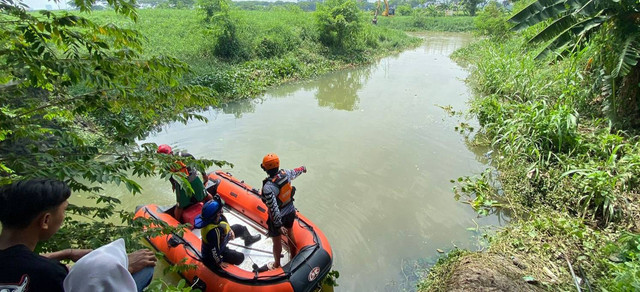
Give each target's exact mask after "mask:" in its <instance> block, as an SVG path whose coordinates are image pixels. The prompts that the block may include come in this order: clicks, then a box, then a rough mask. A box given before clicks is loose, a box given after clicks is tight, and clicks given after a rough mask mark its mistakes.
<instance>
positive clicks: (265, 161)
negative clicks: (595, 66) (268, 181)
mask: <svg viewBox="0 0 640 292" xmlns="http://www.w3.org/2000/svg"><path fill="white" fill-rule="evenodd" d="M260 166H262V169H264V170H270V169H274V168H278V167H280V158H278V155H276V154H275V153H269V154H267V155H265V156H264V158H262V164H260Z"/></svg>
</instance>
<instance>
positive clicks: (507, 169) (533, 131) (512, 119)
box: [454, 1, 640, 291]
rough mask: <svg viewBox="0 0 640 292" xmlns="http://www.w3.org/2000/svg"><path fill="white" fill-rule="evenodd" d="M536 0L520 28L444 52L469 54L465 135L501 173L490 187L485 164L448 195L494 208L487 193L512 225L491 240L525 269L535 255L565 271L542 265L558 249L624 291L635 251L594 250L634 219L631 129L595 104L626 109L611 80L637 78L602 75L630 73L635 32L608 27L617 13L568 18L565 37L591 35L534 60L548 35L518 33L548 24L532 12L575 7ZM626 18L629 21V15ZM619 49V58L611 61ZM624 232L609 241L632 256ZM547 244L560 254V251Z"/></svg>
mask: <svg viewBox="0 0 640 292" xmlns="http://www.w3.org/2000/svg"><path fill="white" fill-rule="evenodd" d="M561 2H562V1H556V2H553V3H561ZM536 3H538V4H540V5H543V4H544V5H546V6H545V7H547V8H545V9H548V10H545V11H546V13H547V14H545V13H539V14H537V16H533V15H531V17H534V18H533V19H529V20H524V19H520V21H521V23H528V25H532V26H530V27H529V28H527V29H526V30H522V34H521V35H514V36H513V37H505V38H491V39H484V40H481V41H479V42H477V43H474V44H472V45H471V46H469V47H468V48H464V49H463V50H460V51H457V52H456V53H455V54H454V58H456V59H457V60H460V61H467V62H469V63H470V64H471V65H472V66H471V67H470V68H472V74H471V77H470V79H469V81H470V84H471V85H472V86H473V87H474V89H475V90H476V92H477V93H478V95H479V96H477V97H476V98H474V99H473V100H472V113H474V114H475V116H476V117H477V118H478V120H479V122H480V124H481V126H482V129H481V131H480V132H479V133H478V134H477V135H476V140H475V141H474V142H475V143H482V144H483V145H490V146H492V151H491V152H489V153H490V155H489V157H490V159H491V162H492V165H493V166H495V167H496V168H497V169H496V170H495V171H493V172H490V173H496V174H497V175H498V177H496V178H493V179H495V181H499V182H500V183H499V184H497V187H494V184H493V181H492V180H490V178H491V177H487V176H486V175H482V176H480V177H478V178H462V179H461V181H460V183H461V186H460V187H459V188H458V191H459V192H458V193H457V195H458V196H461V195H465V196H468V197H469V198H470V199H469V200H467V202H468V203H470V204H471V205H472V206H474V207H475V208H476V209H480V210H481V211H480V212H481V213H489V212H494V210H495V211H497V210H499V209H495V208H492V207H491V204H485V202H489V203H492V202H493V201H497V202H501V205H502V206H507V207H508V208H509V211H508V212H509V214H510V215H511V218H512V221H511V224H510V226H509V227H508V228H506V229H505V230H503V231H501V232H500V233H499V234H498V235H497V236H495V237H492V238H491V244H492V245H491V247H490V249H493V250H496V251H500V252H501V253H507V254H512V255H517V256H518V257H519V258H521V259H522V258H524V259H526V261H527V262H529V263H531V265H530V267H531V266H534V267H536V266H537V267H538V268H534V269H533V271H532V273H533V277H534V278H535V279H544V278H545V277H548V276H547V275H548V273H547V272H545V271H542V269H540V268H539V267H541V266H544V267H545V268H547V269H550V270H551V271H552V273H553V274H555V275H566V274H567V271H566V268H560V269H557V270H555V269H552V268H551V267H552V266H554V265H555V266H561V265H565V266H566V261H567V259H568V260H569V261H571V262H572V264H574V269H576V272H577V271H578V269H577V267H579V268H580V269H584V270H585V275H587V277H589V280H590V281H591V283H595V284H594V285H595V287H598V288H602V289H604V290H609V291H630V290H634V289H636V288H635V287H638V286H637V285H638V281H637V279H638V271H639V269H638V266H637V259H633V257H623V256H620V258H624V262H611V261H610V260H609V259H607V258H606V255H604V253H605V251H606V249H605V248H604V243H606V242H607V241H609V240H610V238H612V237H617V235H618V234H619V233H620V232H622V233H625V232H628V231H630V230H634V228H635V227H634V226H635V219H632V218H637V216H638V208H637V204H636V201H637V199H636V194H637V193H638V187H639V186H640V182H639V180H638V176H639V175H640V169H639V166H640V164H639V163H640V153H639V150H638V145H639V142H638V141H640V136H637V135H636V134H635V132H634V131H627V132H623V131H620V130H619V128H616V126H615V123H614V122H613V121H612V120H609V119H607V115H606V113H607V111H610V110H612V109H611V108H613V107H615V108H618V109H619V108H621V107H626V108H634V107H633V103H629V102H627V103H625V100H624V99H621V98H618V97H614V96H615V95H619V93H620V92H622V90H621V89H616V88H619V87H616V84H634V86H632V87H634V88H636V90H637V88H638V87H637V84H638V82H635V80H636V79H624V80H622V83H616V82H612V81H611V79H615V77H612V76H613V75H615V74H612V72H615V70H616V68H619V69H620V72H623V71H625V72H626V69H624V68H623V67H625V65H623V64H628V65H629V66H627V68H628V70H629V71H628V73H627V74H628V75H627V76H633V74H634V72H635V71H634V70H635V66H634V65H633V61H632V59H634V58H635V57H633V54H634V53H633V52H632V51H633V49H632V48H633V47H634V45H633V44H632V43H633V41H634V40H632V41H628V40H629V38H627V35H625V37H621V35H620V34H619V31H618V29H620V28H622V27H623V26H618V25H617V24H616V25H612V24H611V23H608V22H604V23H602V24H601V25H600V26H599V29H598V31H597V32H596V31H592V32H591V34H589V33H586V32H584V31H583V28H584V29H586V27H580V28H579V29H578V27H576V30H575V31H574V33H576V36H578V37H580V36H582V38H583V40H586V39H587V36H588V38H589V41H590V42H579V39H574V40H573V41H575V43H580V44H579V45H578V46H574V45H571V46H569V47H568V48H569V49H570V50H566V51H564V52H563V54H561V55H558V56H557V58H554V59H546V61H547V62H540V61H539V60H536V56H537V55H538V54H537V52H536V48H541V46H545V45H546V44H549V43H546V44H544V45H540V44H536V43H531V42H528V40H530V39H536V38H538V39H540V40H542V38H541V34H542V35H544V34H545V33H542V32H543V31H545V30H547V33H548V32H550V31H552V30H553V29H549V28H548V27H550V26H552V25H554V24H550V23H551V19H550V18H548V20H540V18H543V17H546V16H548V15H551V14H553V13H552V12H553V11H555V10H554V9H569V10H571V9H574V8H575V7H570V6H567V5H564V6H562V5H560V6H557V7H553V5H552V4H553V3H550V2H549V3H546V2H545V3H542V2H540V1H538V2H536ZM563 3H565V4H566V2H563ZM572 3H573V2H572ZM576 3H577V2H576ZM547 4H548V5H547ZM602 5H603V7H606V6H607V5H609V4H607V3H603V4H602ZM620 5H622V6H624V5H626V4H624V3H621V4H620ZM535 6H536V5H533V6H530V8H531V9H533V10H535V11H538V9H539V8H540V7H535ZM561 6H562V7H561ZM622 8H623V7H621V9H622ZM584 9H585V12H587V11H589V9H590V8H589V7H585V8H584ZM625 9H626V8H625ZM525 10H526V9H525ZM523 11H524V10H523ZM530 12H531V11H530ZM574 12H575V10H574ZM601 12H602V13H604V11H601ZM536 13H537V12H536ZM519 14H520V13H519ZM522 15H523V14H520V16H522ZM545 15H546V16H545ZM564 15H570V14H564ZM520 16H518V17H520ZM574 16H575V17H576V18H580V17H584V15H582V14H580V13H574ZM536 17H537V18H536ZM514 18H517V17H515V16H514ZM567 21H568V20H567ZM536 23H537V24H536ZM534 24H535V25H534ZM555 25H560V24H555ZM626 25H631V26H634V25H635V26H637V24H634V22H629V23H626ZM630 32H631V31H630ZM581 33H584V34H583V35H580V34H581ZM548 41H551V42H553V40H551V39H549V40H548ZM572 44H573V43H572ZM618 48H623V50H622V51H621V50H619V49H618ZM620 52H623V54H624V55H625V56H626V57H625V58H626V59H627V61H625V60H622V61H621V59H620V58H619V55H620ZM549 61H550V62H549ZM630 81H632V82H631V83H626V82H630ZM633 82H635V83H633ZM623 87H624V86H623ZM636 92H637V91H636ZM635 96H637V94H636V95H635ZM607 107H610V108H609V109H607ZM614 111H615V110H614ZM485 141H487V142H485ZM482 208H488V209H486V210H483V209H482ZM623 238H625V239H623V240H621V241H620V242H618V243H617V244H616V246H622V247H619V249H627V250H628V251H629V250H630V251H631V254H634V255H635V254H636V252H635V251H634V249H633V248H631V247H633V246H634V244H635V245H637V243H634V242H635V240H636V239H629V238H637V236H636V235H633V236H627V237H623ZM627 242H629V245H626V244H627ZM624 246H626V247H624ZM623 247H624V248H623ZM634 248H636V247H634ZM558 252H562V253H563V257H562V258H561V259H560V260H558ZM564 256H567V259H565V258H564ZM554 261H555V264H550V263H553V262H554ZM545 274H546V275H545ZM578 276H580V277H583V276H581V275H578ZM544 284H545V285H548V286H547V287H549V288H550V289H552V290H565V289H566V287H571V286H572V285H573V283H572V282H571V279H570V278H569V277H567V278H563V277H560V279H556V280H554V282H551V283H544ZM634 285H635V286H634ZM584 287H585V286H583V288H584Z"/></svg>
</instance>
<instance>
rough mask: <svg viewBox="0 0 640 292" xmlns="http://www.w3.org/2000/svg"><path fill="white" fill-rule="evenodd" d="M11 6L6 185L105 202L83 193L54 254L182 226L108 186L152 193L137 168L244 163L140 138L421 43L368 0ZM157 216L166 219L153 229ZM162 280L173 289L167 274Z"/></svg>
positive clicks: (5, 80) (1, 154) (4, 120)
mask: <svg viewBox="0 0 640 292" xmlns="http://www.w3.org/2000/svg"><path fill="white" fill-rule="evenodd" d="M0 4H2V5H0V18H2V21H3V23H5V25H3V26H2V27H1V28H0V31H1V33H0V39H1V40H2V42H1V43H2V49H3V54H2V58H0V66H1V68H2V70H0V81H1V82H0V101H1V103H0V104H2V106H1V107H0V184H8V183H11V182H14V181H16V180H21V179H27V178H35V177H49V178H57V179H60V180H63V181H65V182H67V183H68V184H69V186H70V187H71V188H72V190H73V191H74V192H77V193H82V194H88V196H90V198H94V199H95V201H96V203H95V204H92V205H90V206H80V205H73V204H71V205H70V206H69V208H68V212H67V213H69V214H70V216H67V218H66V219H65V223H64V225H63V226H62V228H61V229H60V231H59V232H58V233H57V234H56V235H55V236H54V237H53V238H52V239H51V240H49V241H47V242H45V243H44V244H42V245H40V246H38V248H37V251H44V252H46V251H52V250H58V249H63V248H69V247H80V248H96V247H98V246H100V245H102V244H105V243H107V242H110V241H112V240H114V239H116V238H119V237H123V238H124V239H125V240H126V244H127V247H128V248H129V249H135V248H137V247H139V245H140V244H141V242H140V240H139V239H140V238H142V237H143V236H148V235H151V236H153V235H157V234H159V233H168V232H180V229H177V230H176V229H172V228H168V227H167V226H166V224H162V223H160V222H152V221H148V220H141V219H137V220H132V215H133V214H132V211H133V210H122V209H121V207H120V200H119V199H117V198H115V197H110V196H106V195H104V193H103V187H105V186H106V185H110V184H113V185H124V186H126V189H127V190H128V191H129V192H130V193H131V194H144V190H142V188H141V186H140V185H139V184H138V183H137V182H136V178H138V177H150V176H154V177H158V180H163V179H165V180H166V179H168V177H169V176H170V175H172V174H171V172H170V171H169V170H170V169H172V168H175V163H176V162H175V161H174V160H175V159H179V160H181V161H182V162H183V163H185V164H186V165H188V166H191V167H194V168H196V169H198V170H199V171H202V172H204V171H206V170H207V169H208V168H209V167H213V166H214V165H216V166H217V167H222V166H224V165H231V164H230V163H227V162H225V161H218V160H215V159H213V158H208V159H198V160H194V159H188V158H182V157H179V158H176V157H169V156H166V155H159V154H156V151H155V150H156V146H157V145H155V144H144V145H138V144H137V141H138V140H139V139H142V138H144V137H146V136H147V135H149V133H152V132H153V131H156V130H157V128H158V127H159V126H160V125H162V124H165V123H169V122H183V123H186V122H188V121H190V120H193V119H198V120H206V118H205V117H203V116H201V115H199V114H198V113H199V112H200V111H201V110H206V109H209V108H210V107H212V106H217V105H219V104H220V102H224V101H226V100H229V99H236V98H245V97H250V96H255V95H256V94H259V93H260V92H262V91H263V90H265V89H266V88H267V87H268V86H271V85H275V84H280V83H283V82H287V81H290V80H296V79H301V78H308V77H312V76H316V75H318V74H321V73H323V72H327V71H330V70H336V69H340V68H344V67H349V66H357V65H360V64H365V63H367V62H372V61H374V60H376V58H378V57H380V56H382V55H385V54H390V53H392V52H395V51H399V50H401V49H403V48H407V47H410V46H413V45H417V44H418V43H419V40H418V39H416V38H412V37H409V36H407V35H405V34H404V33H403V32H400V31H395V30H392V29H388V28H383V27H376V26H373V25H371V23H370V22H369V21H368V20H367V19H366V18H365V17H364V14H363V12H362V11H360V10H359V9H358V7H357V5H356V4H355V2H354V1H344V0H331V1H327V2H325V3H324V4H322V5H318V9H317V11H316V12H314V13H307V12H303V11H301V10H300V9H289V8H286V9H281V10H275V11H269V12H267V11H239V10H236V9H233V8H232V7H230V5H229V2H227V1H224V0H219V1H201V3H200V4H199V6H198V7H200V8H199V9H194V10H175V9H172V10H136V9H135V7H134V5H133V3H132V2H130V1H121V0H113V1H111V0H110V1H109V4H110V5H111V7H112V9H113V11H100V12H96V13H93V14H88V13H86V12H90V11H91V9H92V7H93V5H94V4H95V3H94V1H92V0H87V1H81V0H80V1H75V4H76V5H77V6H78V7H79V9H80V10H79V11H74V12H71V13H68V12H65V11H56V12H51V11H42V12H28V11H26V10H25V7H24V6H23V5H22V3H21V2H14V1H4V0H1V1H0ZM173 175H174V176H176V174H173ZM177 179H178V182H179V183H180V184H182V185H184V186H188V185H189V184H188V182H187V180H186V178H185V177H181V176H180V175H177ZM187 189H190V188H187ZM150 224H156V225H155V226H156V227H157V228H147V229H146V231H145V232H144V233H143V232H142V230H143V227H149V226H151V225H150ZM178 268H180V267H178ZM330 275H331V277H336V276H335V275H337V273H331V274H330ZM330 280H335V279H330ZM153 287H157V288H156V289H169V288H167V287H165V285H164V284H163V283H162V282H160V283H156V284H154V285H153ZM185 289H188V288H185ZM178 290H181V289H178Z"/></svg>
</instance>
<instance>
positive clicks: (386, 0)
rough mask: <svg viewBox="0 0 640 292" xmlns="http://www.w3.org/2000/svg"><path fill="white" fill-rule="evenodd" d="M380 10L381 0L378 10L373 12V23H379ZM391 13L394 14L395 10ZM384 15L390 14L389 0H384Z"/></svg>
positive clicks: (377, 6)
mask: <svg viewBox="0 0 640 292" xmlns="http://www.w3.org/2000/svg"><path fill="white" fill-rule="evenodd" d="M378 11H380V0H378V4H377V5H376V11H375V12H374V14H373V20H372V21H371V22H372V23H373V24H378ZM391 14H393V12H391ZM382 16H389V0H384V11H382Z"/></svg>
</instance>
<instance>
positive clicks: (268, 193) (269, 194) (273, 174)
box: [260, 153, 307, 269]
mask: <svg viewBox="0 0 640 292" xmlns="http://www.w3.org/2000/svg"><path fill="white" fill-rule="evenodd" d="M260 167H261V168H262V170H264V171H265V172H266V173H267V175H269V176H268V177H267V178H265V179H264V180H263V181H262V201H263V202H264V203H265V204H266V205H267V208H268V209H269V218H268V219H267V225H268V226H269V233H268V234H267V236H269V237H273V258H274V262H273V264H272V265H270V266H269V269H277V268H279V267H280V255H281V253H282V240H283V238H282V236H283V235H284V236H289V241H288V243H289V254H290V255H291V258H293V257H294V256H295V254H296V248H295V245H294V244H293V242H294V240H295V239H294V236H293V232H291V230H292V227H293V221H294V220H295V219H296V208H295V207H294V206H293V196H294V194H295V192H296V188H295V187H292V186H291V181H292V180H293V179H295V178H296V177H298V176H299V175H301V174H303V173H306V172H307V168H306V167H304V166H300V167H298V168H294V169H280V158H279V157H278V155H276V154H275V153H269V154H267V155H265V156H264V158H262V164H260Z"/></svg>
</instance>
